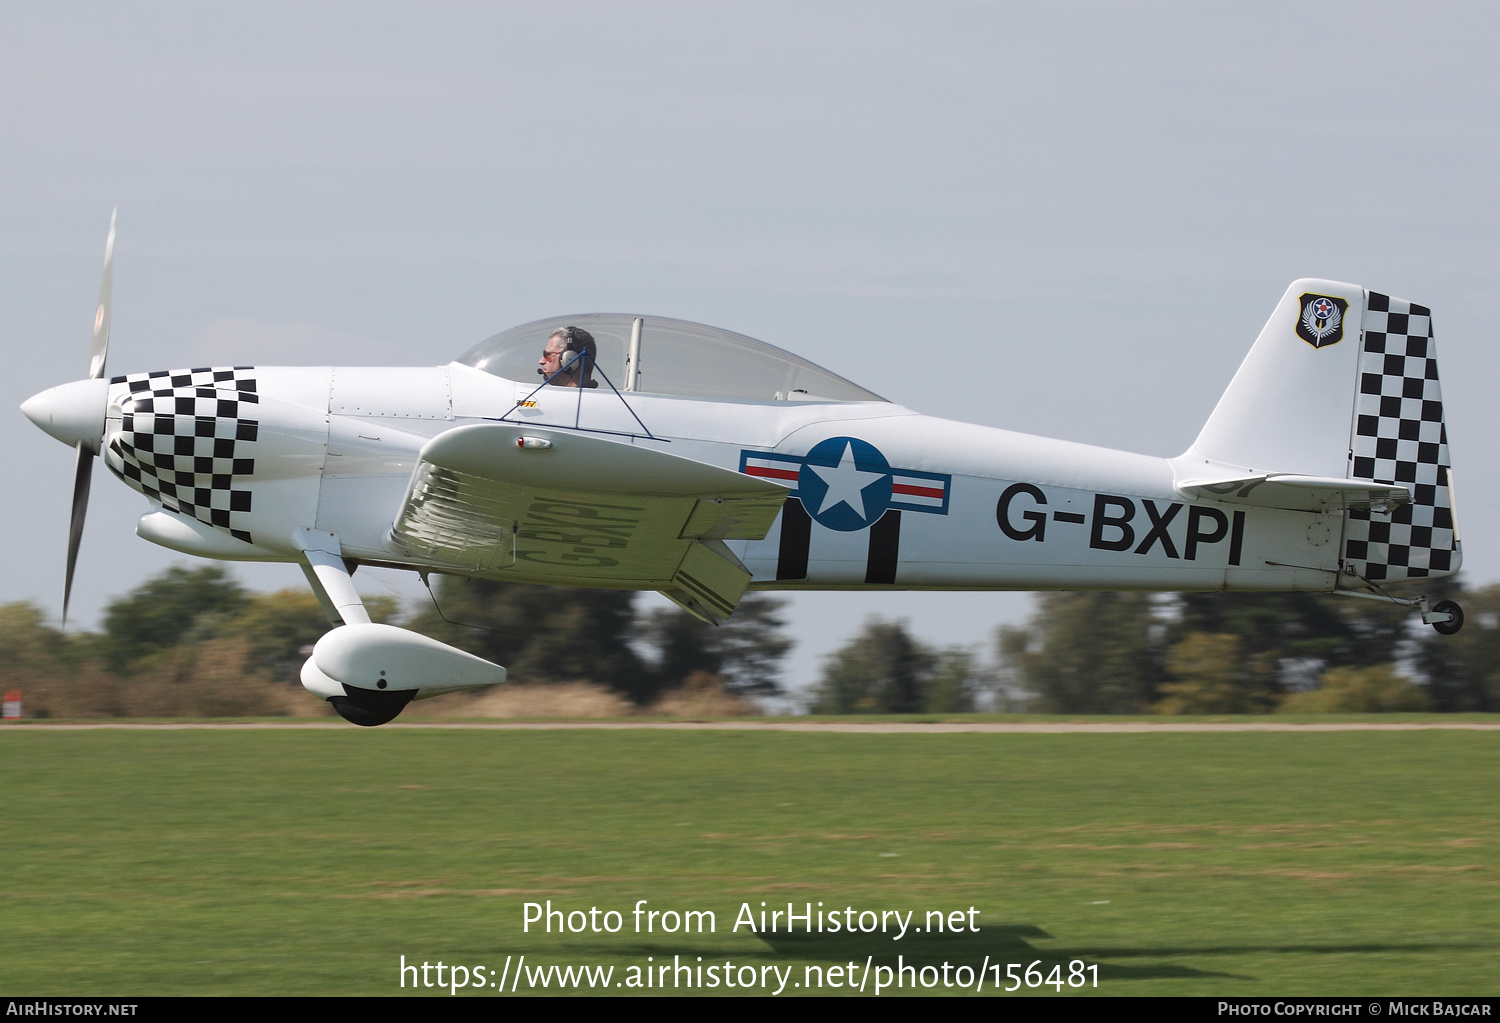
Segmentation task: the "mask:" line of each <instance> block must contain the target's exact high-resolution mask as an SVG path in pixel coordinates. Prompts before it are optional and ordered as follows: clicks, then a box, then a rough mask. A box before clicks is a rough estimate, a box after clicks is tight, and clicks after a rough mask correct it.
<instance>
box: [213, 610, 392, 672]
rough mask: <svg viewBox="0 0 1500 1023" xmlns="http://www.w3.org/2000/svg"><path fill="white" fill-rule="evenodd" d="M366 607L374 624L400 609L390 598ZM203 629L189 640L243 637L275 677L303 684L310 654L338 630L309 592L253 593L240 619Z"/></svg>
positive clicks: (255, 659)
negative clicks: (330, 633)
mask: <svg viewBox="0 0 1500 1023" xmlns="http://www.w3.org/2000/svg"><path fill="white" fill-rule="evenodd" d="M364 602H365V610H366V611H367V612H369V615H370V619H371V620H372V621H376V622H388V621H390V620H391V619H392V618H394V617H395V616H396V612H397V610H398V606H397V604H396V601H395V600H393V599H392V598H390V597H366V598H364ZM203 624H204V627H203V628H202V629H195V630H193V631H192V632H190V633H188V634H187V635H186V636H185V637H184V639H185V640H186V641H197V642H203V641H206V640H209V639H213V638H216V637H218V636H220V635H228V636H235V637H239V638H242V639H244V640H245V641H246V642H247V643H248V650H249V656H250V659H251V660H252V661H253V662H254V663H255V664H256V665H257V666H258V667H260V668H263V669H265V670H266V671H267V672H268V673H269V674H270V676H271V677H273V678H276V679H279V680H282V681H286V682H297V681H298V680H299V677H300V676H299V673H300V672H301V670H302V662H303V661H305V660H307V656H308V655H307V653H306V651H307V649H308V648H309V647H311V646H313V645H314V644H315V643H317V641H318V640H319V639H321V638H322V637H323V635H324V634H325V633H326V632H328V631H329V630H330V629H332V628H333V627H334V626H333V624H332V623H331V622H329V620H328V618H327V616H326V615H324V613H323V608H322V605H321V604H319V603H318V598H317V597H316V596H315V595H314V594H313V592H312V590H310V589H306V588H303V589H293V590H279V591H277V592H276V593H258V594H254V595H252V596H250V598H249V600H248V602H247V603H246V605H245V608H244V610H243V611H241V612H240V613H239V614H238V615H236V616H235V617H233V618H231V619H227V620H226V619H214V620H209V621H205V622H204V623H203Z"/></svg>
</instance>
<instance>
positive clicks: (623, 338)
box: [458, 313, 885, 401]
mask: <svg viewBox="0 0 1500 1023" xmlns="http://www.w3.org/2000/svg"><path fill="white" fill-rule="evenodd" d="M565 326H574V327H582V328H583V329H584V330H586V331H588V332H589V333H590V334H592V335H593V337H594V341H595V343H596V344H597V345H598V346H599V355H598V360H599V361H598V365H597V372H596V373H595V374H594V376H595V379H596V380H597V379H599V377H600V376H601V375H602V376H604V377H607V378H608V379H609V382H610V383H612V384H614V386H615V387H616V388H618V389H619V390H621V391H643V392H649V393H654V394H681V395H691V396H693V397H701V398H750V399H759V400H762V401H884V400H885V399H884V398H881V397H880V396H879V395H877V394H873V393H871V392H870V391H867V390H865V389H864V388H863V387H860V386H858V385H857V384H853V383H850V382H849V381H848V380H845V379H844V378H843V377H841V376H838V375H837V374H834V373H830V372H828V370H826V369H823V368H822V367H820V366H815V365H813V364H812V363H810V362H808V361H807V360H806V359H800V358H798V357H797V356H795V355H793V354H792V353H790V352H785V351H782V350H781V349H780V348H776V347H774V346H773V345H768V344H766V343H764V342H762V341H757V340H755V339H754V338H749V337H746V336H745V335H743V334H736V333H734V332H733V331H729V330H720V329H719V328H717V327H709V326H706V325H704V324H701V323H690V322H688V321H687V320H673V319H668V318H666V317H662V316H633V315H631V314H629V313H587V314H583V315H579V316H559V317H552V318H549V319H545V320H536V321H534V322H532V323H524V324H522V325H521V326H519V327H512V328H511V329H510V330H506V331H502V332H501V333H499V334H496V335H495V336H494V337H491V338H488V339H487V340H485V341H482V342H480V343H479V344H478V345H475V346H474V347H473V348H471V349H470V350H469V351H468V352H466V353H464V355H463V356H462V357H460V358H459V360H458V362H459V363H460V364H461V365H464V366H472V367H474V368H475V369H480V370H483V371H485V372H486V373H493V374H495V375H496V376H501V377H505V378H506V379H509V380H519V381H522V382H526V381H530V380H535V381H536V382H537V383H541V377H539V376H538V375H537V368H538V359H539V358H540V356H541V353H542V349H543V348H545V347H546V344H547V339H548V338H549V337H551V336H552V332H553V331H555V330H557V329H558V328H559V327H565ZM633 338H634V340H635V344H634V345H632V339H633ZM632 350H634V352H635V356H636V357H635V359H634V360H631V358H630V356H631V353H632ZM600 386H607V385H605V384H604V383H603V382H602V381H601V382H600Z"/></svg>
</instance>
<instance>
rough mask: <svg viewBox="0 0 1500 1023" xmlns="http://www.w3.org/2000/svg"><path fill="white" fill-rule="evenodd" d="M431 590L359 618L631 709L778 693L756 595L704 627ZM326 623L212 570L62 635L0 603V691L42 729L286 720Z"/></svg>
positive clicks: (313, 606) (146, 589)
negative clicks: (687, 690)
mask: <svg viewBox="0 0 1500 1023" xmlns="http://www.w3.org/2000/svg"><path fill="white" fill-rule="evenodd" d="M434 589H435V601H434V603H433V604H431V605H427V606H425V607H418V608H405V609H403V608H402V607H401V606H400V605H399V604H398V602H397V601H395V600H394V599H392V598H389V597H373V598H366V600H365V606H366V607H367V609H368V610H369V612H370V616H371V618H372V619H373V620H374V621H377V622H390V623H393V624H400V625H403V626H405V627H408V628H411V629H415V630H416V631H418V632H422V633H424V634H426V635H430V636H433V637H435V638H438V639H441V640H443V641H444V642H447V643H451V644H453V645H454V646H457V647H460V648H461V649H464V650H468V651H469V652H471V653H474V654H478V655H479V656H481V657H485V658H488V659H490V660H493V661H495V662H496V663H499V664H503V665H505V666H506V668H507V670H508V673H509V677H510V679H511V680H512V681H514V682H517V683H521V684H547V683H554V682H577V681H583V682H590V683H593V684H595V685H598V686H602V687H604V688H606V689H608V690H611V691H613V692H615V693H618V694H621V695H622V696H624V697H625V698H627V699H629V700H630V701H632V702H634V703H635V704H637V705H639V706H648V705H650V704H652V703H653V702H655V701H656V700H658V699H659V698H660V697H661V696H662V695H663V694H665V693H668V692H671V691H673V690H677V689H680V688H683V687H684V686H688V687H693V688H696V689H703V688H705V687H706V688H709V689H718V690H722V691H723V692H725V693H728V694H730V695H731V696H737V697H750V698H753V697H758V696H770V695H775V694H777V693H778V692H780V686H779V682H778V676H779V673H780V662H781V660H782V658H783V657H784V656H785V655H786V652H787V651H788V650H789V649H790V648H791V645H792V642H791V640H790V639H789V638H787V637H786V635H785V634H784V632H783V624H784V623H783V621H782V619H781V617H780V614H779V609H780V606H781V602H780V601H778V600H777V599H775V598H772V597H769V596H766V595H763V594H747V595H746V597H745V599H744V601H742V602H741V604H740V608H739V610H738V612H737V613H736V614H735V616H734V618H733V619H732V620H731V621H730V622H729V623H727V624H726V625H724V626H721V627H719V628H714V627H712V626H709V625H706V624H704V623H703V622H700V621H699V620H697V619H696V618H693V617H692V616H691V615H689V614H687V612H685V611H681V610H679V609H676V608H655V609H652V610H650V611H646V612H642V611H640V610H639V609H637V608H636V606H635V600H636V594H635V593H633V592H627V591H618V590H583V589H568V588H564V587H550V586H531V585H520V584H512V583H497V582H484V581H478V580H468V579H458V578H450V577H441V578H440V579H439V580H437V582H436V586H435V587H434ZM439 609H440V610H439ZM332 627H333V626H332V625H330V624H329V622H328V620H327V619H326V618H325V617H324V615H323V611H322V609H321V608H320V607H319V605H318V601H317V599H316V598H315V597H314V596H313V594H312V593H311V592H310V591H308V590H305V589H300V590H284V591H281V592H279V593H252V592H250V591H247V590H246V589H244V587H242V586H240V585H239V584H238V583H237V582H236V581H235V580H234V579H233V578H232V577H231V576H230V575H229V574H228V573H227V572H225V570H224V569H223V568H221V567H219V566H213V565H210V566H205V567H202V568H192V569H189V568H180V567H174V568H170V569H168V570H166V571H165V572H163V573H161V574H160V575H158V576H155V577H154V578H152V579H149V580H147V581H145V582H144V583H142V584H141V585H140V586H138V587H136V588H135V589H133V590H131V591H130V592H129V593H126V594H125V595H123V596H121V597H118V598H116V599H115V600H113V601H111V602H110V603H109V604H108V605H107V607H106V609H105V612H104V616H103V622H102V629H101V631H99V632H93V633H90V632H72V631H70V632H68V633H66V634H65V633H64V632H62V631H61V630H59V629H57V628H55V627H53V626H52V625H51V624H50V623H49V622H48V621H47V618H46V615H45V614H44V613H43V612H42V610H41V609H40V608H38V607H37V606H36V605H35V604H33V603H30V602H21V603H13V604H6V605H0V684H3V686H4V688H6V689H20V690H21V691H22V692H23V693H24V694H25V704H26V707H27V710H28V713H34V714H43V715H48V716H53V717H98V716H158V717H161V716H224V715H260V714H287V713H297V712H301V711H305V710H306V708H307V706H308V704H307V698H306V697H305V696H304V694H303V693H302V690H301V684H300V681H299V678H298V673H299V671H300V669H301V666H302V663H303V662H304V661H305V660H306V659H307V656H308V654H309V653H310V652H311V648H312V646H313V644H315V643H316V642H317V641H318V639H319V638H320V637H321V636H322V635H323V634H324V633H326V632H327V631H328V630H329V629H331V628H332Z"/></svg>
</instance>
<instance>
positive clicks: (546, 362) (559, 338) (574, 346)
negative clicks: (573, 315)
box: [536, 327, 599, 387]
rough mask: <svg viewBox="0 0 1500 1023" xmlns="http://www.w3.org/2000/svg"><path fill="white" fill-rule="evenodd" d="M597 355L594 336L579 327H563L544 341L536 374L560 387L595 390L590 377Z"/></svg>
mask: <svg viewBox="0 0 1500 1023" xmlns="http://www.w3.org/2000/svg"><path fill="white" fill-rule="evenodd" d="M598 352H599V346H598V345H596V344H594V335H592V334H590V333H589V332H588V331H586V330H584V329H583V328H582V327H562V328H559V329H558V330H554V331H553V332H552V336H551V337H549V338H548V339H547V347H546V348H544V349H542V357H541V358H540V359H539V360H537V370H536V371H537V373H539V374H540V375H542V376H544V377H551V378H552V380H551V382H552V383H554V384H556V385H558V386H559V387H597V386H598V384H596V383H595V382H594V380H593V375H594V359H595V357H596V356H597V355H598Z"/></svg>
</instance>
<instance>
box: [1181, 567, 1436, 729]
mask: <svg viewBox="0 0 1500 1023" xmlns="http://www.w3.org/2000/svg"><path fill="white" fill-rule="evenodd" d="M1426 589H1431V587H1430V586H1429V587H1426ZM1179 608H1180V611H1181V614H1180V617H1179V618H1178V619H1177V621H1176V622H1174V623H1173V626H1172V629H1171V635H1170V639H1171V641H1172V642H1173V643H1176V642H1180V641H1182V640H1183V639H1185V638H1186V637H1188V636H1190V635H1192V634H1194V633H1202V634H1209V635H1233V636H1238V637H1239V640H1240V645H1239V658H1240V662H1241V663H1240V666H1239V668H1238V671H1237V672H1236V676H1237V679H1238V682H1237V684H1238V685H1239V686H1241V687H1242V688H1244V689H1246V690H1247V692H1246V694H1245V697H1244V702H1246V703H1247V704H1257V703H1274V702H1275V699H1276V697H1277V696H1278V695H1279V694H1281V693H1284V692H1286V691H1287V690H1288V689H1290V688H1295V677H1296V676H1297V675H1298V674H1301V675H1316V674H1318V673H1319V672H1321V671H1325V670H1327V669H1329V668H1342V667H1369V666H1371V665H1375V664H1386V663H1389V662H1391V661H1394V660H1395V659H1396V658H1397V657H1398V656H1399V649H1398V648H1399V647H1401V645H1402V644H1403V643H1405V642H1406V641H1407V640H1408V637H1409V635H1410V633H1409V625H1410V622H1411V612H1410V611H1409V610H1408V609H1406V608H1404V607H1400V606H1398V605H1395V604H1385V603H1380V602H1378V601H1371V600H1357V599H1350V598H1348V597H1338V596H1331V595H1327V594H1320V593H1184V594H1181V597H1180V604H1179Z"/></svg>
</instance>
